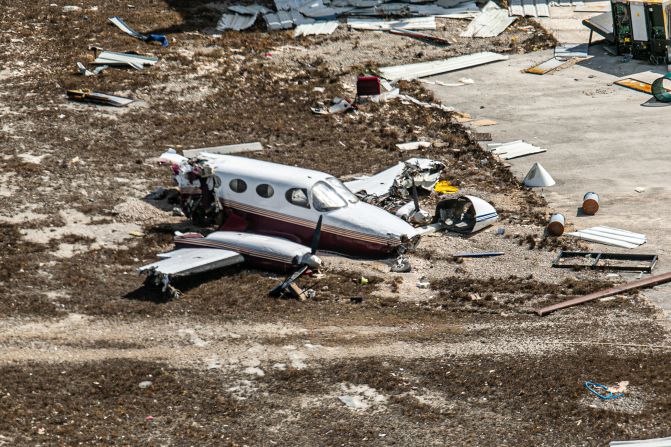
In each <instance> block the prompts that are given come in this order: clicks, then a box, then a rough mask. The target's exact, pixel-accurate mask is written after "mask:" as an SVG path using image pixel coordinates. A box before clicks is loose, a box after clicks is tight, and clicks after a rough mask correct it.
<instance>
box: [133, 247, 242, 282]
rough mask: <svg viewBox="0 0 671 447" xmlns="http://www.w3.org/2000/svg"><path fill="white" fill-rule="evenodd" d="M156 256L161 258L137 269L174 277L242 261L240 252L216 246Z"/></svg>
mask: <svg viewBox="0 0 671 447" xmlns="http://www.w3.org/2000/svg"><path fill="white" fill-rule="evenodd" d="M158 256H159V257H160V258H163V259H161V260H160V261H158V262H154V263H152V264H147V265H144V266H142V267H140V268H139V269H138V271H139V272H140V273H142V272H152V273H159V274H163V275H166V276H170V277H175V276H185V275H191V274H194V273H202V272H208V271H210V270H215V269H218V268H221V267H227V266H229V265H234V264H239V263H241V262H243V261H244V258H243V257H242V255H241V254H240V253H236V252H234V251H230V250H221V249H218V248H181V249H178V250H173V251H170V252H167V253H161V254H160V255H158Z"/></svg>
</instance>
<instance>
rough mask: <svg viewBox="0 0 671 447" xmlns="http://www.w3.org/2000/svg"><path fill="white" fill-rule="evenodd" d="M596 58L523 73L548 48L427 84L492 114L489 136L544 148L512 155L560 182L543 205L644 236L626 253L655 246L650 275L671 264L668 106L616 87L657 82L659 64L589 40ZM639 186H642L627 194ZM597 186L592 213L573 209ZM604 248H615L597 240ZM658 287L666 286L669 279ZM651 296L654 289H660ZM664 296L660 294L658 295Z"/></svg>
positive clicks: (517, 166)
mask: <svg viewBox="0 0 671 447" xmlns="http://www.w3.org/2000/svg"><path fill="white" fill-rule="evenodd" d="M590 54H593V55H594V56H593V57H592V58H591V59H589V60H584V61H582V62H579V63H578V64H576V65H574V66H571V67H568V68H566V69H563V70H560V71H557V72H555V73H553V74H546V75H543V76H538V75H532V74H527V73H523V72H522V70H523V69H525V68H527V67H529V66H531V65H533V64H535V63H538V62H541V61H543V60H545V59H547V58H549V57H551V56H552V51H544V52H538V53H532V54H525V55H514V56H512V57H511V58H510V60H508V61H504V62H497V63H493V64H490V65H484V66H480V67H475V68H471V69H467V70H461V71H459V72H455V73H448V74H445V75H441V76H437V77H434V78H431V79H429V80H440V81H443V82H455V81H456V80H457V79H459V78H462V77H469V78H472V79H473V80H474V81H475V83H474V84H472V85H466V86H461V87H442V86H439V85H434V86H430V88H431V89H432V90H433V91H434V93H435V95H436V97H437V99H440V100H441V101H442V102H443V104H445V105H449V106H454V107H455V108H456V110H458V111H462V112H467V113H470V114H471V115H472V116H473V117H474V118H476V119H477V118H491V119H494V120H496V121H497V122H498V124H497V125H495V126H489V127H481V128H479V131H481V132H491V134H492V137H493V139H494V141H495V142H508V141H513V140H519V139H523V140H526V141H528V142H530V143H533V144H535V145H537V146H540V147H542V148H545V149H547V152H545V153H543V154H538V155H531V156H528V157H523V158H519V159H515V160H510V161H509V163H510V164H511V165H512V167H511V169H512V171H513V173H514V174H515V175H516V176H517V177H518V178H520V179H521V178H523V177H524V175H525V174H526V172H527V171H528V170H529V168H530V167H531V166H532V165H533V163H534V162H540V163H541V164H542V165H543V166H544V167H545V168H546V169H547V170H548V171H549V172H550V174H551V175H552V176H553V177H554V179H555V180H556V181H557V185H556V186H554V187H551V188H547V189H545V196H546V198H547V200H548V202H549V204H550V205H551V206H552V207H553V208H554V209H555V210H556V211H557V212H560V213H562V214H564V215H565V216H566V217H567V220H568V221H570V222H572V223H573V224H575V226H576V227H577V228H579V229H580V228H587V227H591V226H595V225H608V226H611V227H616V228H622V229H627V230H631V231H635V232H640V233H645V234H646V236H647V238H648V243H646V244H644V245H643V246H642V247H639V248H638V249H635V250H633V251H634V252H640V253H657V254H659V255H660V257H661V260H660V263H659V264H658V268H657V269H656V272H657V273H660V272H663V271H669V270H671V262H668V261H667V260H668V259H671V207H670V206H669V204H671V175H670V171H671V144H669V143H670V141H671V125H670V124H671V108H670V107H645V106H642V104H643V103H645V102H646V101H648V100H649V99H650V98H651V96H649V95H646V94H643V93H639V92H636V91H633V90H628V89H626V88H623V87H619V86H616V85H613V84H612V83H613V82H614V81H616V80H617V79H620V78H622V77H626V76H629V75H632V74H634V73H639V72H643V71H648V70H649V71H652V73H647V74H646V75H644V76H641V77H645V78H647V79H649V80H651V79H654V78H655V77H656V76H657V74H658V73H665V67H662V66H659V67H653V66H649V65H646V64H643V63H641V62H639V61H630V62H626V63H625V62H622V59H621V58H620V57H614V56H610V55H606V53H605V52H604V50H603V48H601V47H599V46H597V47H592V49H591V51H590ZM637 187H644V188H645V192H643V193H638V192H636V191H634V189H635V188H637ZM588 191H594V192H597V193H598V194H599V196H600V198H601V209H600V210H599V212H598V213H597V214H596V215H595V216H579V215H578V208H579V207H580V205H581V202H582V196H583V194H584V193H585V192H588ZM594 248H597V249H599V250H603V251H622V249H616V248H614V247H607V246H604V245H599V244H595V245H594ZM664 289H665V290H671V287H669V286H667V287H666V288H664ZM657 290H658V292H657V293H655V294H654V295H655V296H657V297H660V296H666V294H662V295H660V293H659V291H660V290H662V288H661V287H660V288H658V289H657ZM660 299H661V298H660Z"/></svg>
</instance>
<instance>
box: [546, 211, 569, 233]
mask: <svg viewBox="0 0 671 447" xmlns="http://www.w3.org/2000/svg"><path fill="white" fill-rule="evenodd" d="M564 223H565V220H564V216H562V215H561V214H553V215H552V216H550V223H548V233H549V234H551V235H552V236H561V235H562V234H564Z"/></svg>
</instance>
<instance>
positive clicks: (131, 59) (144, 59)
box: [92, 51, 158, 70]
mask: <svg viewBox="0 0 671 447" xmlns="http://www.w3.org/2000/svg"><path fill="white" fill-rule="evenodd" d="M157 62H158V58H157V57H152V56H141V55H139V54H134V53H115V52H113V51H103V52H102V53H100V54H98V57H96V59H95V60H94V61H93V62H92V63H93V64H96V65H107V66H115V67H117V66H122V65H129V66H131V67H133V68H135V69H136V70H142V69H143V68H144V66H145V65H154V64H156V63H157Z"/></svg>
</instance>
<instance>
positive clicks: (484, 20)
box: [460, 1, 515, 37]
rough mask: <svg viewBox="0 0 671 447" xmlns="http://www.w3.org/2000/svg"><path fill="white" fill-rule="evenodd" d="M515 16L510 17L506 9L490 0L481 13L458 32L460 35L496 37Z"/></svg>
mask: <svg viewBox="0 0 671 447" xmlns="http://www.w3.org/2000/svg"><path fill="white" fill-rule="evenodd" d="M514 21H515V17H510V16H509V15H508V11H506V10H505V9H501V8H499V6H498V5H497V4H496V3H494V2H492V1H490V2H488V3H487V4H486V5H485V6H484V7H483V8H482V14H480V15H479V16H477V17H476V18H475V19H473V20H472V21H471V23H469V24H468V28H466V30H465V31H464V32H463V33H461V34H460V36H461V37H496V36H498V35H499V34H501V33H502V32H504V31H505V30H506V28H508V27H509V26H510V25H511V24H512V23H513V22H514Z"/></svg>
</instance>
